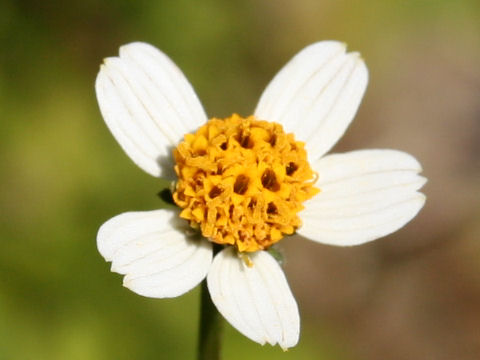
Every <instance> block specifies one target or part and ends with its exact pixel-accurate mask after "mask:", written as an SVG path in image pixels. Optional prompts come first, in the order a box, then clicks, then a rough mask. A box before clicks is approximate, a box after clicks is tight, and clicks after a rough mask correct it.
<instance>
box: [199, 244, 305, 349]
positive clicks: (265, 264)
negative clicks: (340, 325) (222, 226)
mask: <svg viewBox="0 0 480 360" xmlns="http://www.w3.org/2000/svg"><path fill="white" fill-rule="evenodd" d="M249 256H250V257H251V261H252V264H253V266H251V267H249V266H247V265H246V264H245V262H244V261H242V259H239V257H238V256H237V255H236V254H235V252H234V250H233V248H226V249H224V250H222V251H221V252H220V253H219V254H217V255H216V256H215V259H214V261H213V264H212V267H211V269H210V271H209V273H208V277H207V281H208V289H209V291H210V294H211V297H212V301H213V303H214V304H215V306H216V307H217V308H218V310H219V311H220V313H221V314H222V315H223V316H224V317H225V318H226V319H227V320H228V321H229V322H230V323H231V324H232V325H233V326H235V328H236V329H237V330H239V331H240V332H241V333H242V334H244V335H245V336H247V337H248V338H250V339H251V340H253V341H256V342H258V343H260V344H265V343H269V344H271V345H275V344H277V343H278V344H279V345H280V346H281V347H282V348H284V349H287V348H289V347H292V346H295V345H296V343H297V342H298V337H299V333H300V317H299V314H298V308H297V304H296V302H295V298H294V297H293V295H292V292H291V291H290V288H289V286H288V283H287V280H286V279H285V275H284V274H283V270H282V269H281V268H280V266H279V265H278V263H277V261H276V260H275V259H274V258H273V257H272V256H271V255H270V254H268V253H267V252H265V251H258V252H256V253H253V254H251V255H249Z"/></svg>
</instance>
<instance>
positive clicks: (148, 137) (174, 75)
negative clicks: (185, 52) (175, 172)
mask: <svg viewBox="0 0 480 360" xmlns="http://www.w3.org/2000/svg"><path fill="white" fill-rule="evenodd" d="M95 89H96V92H97V99H98V103H99V105H100V110H101V112H102V115H103V118H104V119H105V122H106V124H107V126H108V127H109V129H110V131H111V132H112V134H113V135H114V136H115V138H116V139H117V141H118V142H119V144H120V146H122V148H123V149H124V150H125V152H126V153H127V154H128V155H129V157H130V158H131V159H132V160H133V161H134V162H135V163H136V164H137V165H138V166H139V167H141V168H142V169H143V170H144V171H146V172H147V173H149V174H151V175H153V176H161V175H163V176H165V175H171V172H172V171H171V170H170V171H167V172H165V169H166V168H167V166H166V165H170V164H173V162H172V161H173V160H172V154H171V150H172V148H174V147H175V146H176V145H177V144H178V142H179V141H180V140H181V139H182V138H183V136H184V135H185V134H187V133H189V132H192V131H193V130H195V129H196V128H198V127H199V126H200V125H201V124H203V123H205V121H206V120H207V117H206V115H205V112H204V110H203V107H202V105H201V104H200V101H199V100H198V98H197V96H196V94H195V92H194V91H193V88H192V86H191V85H190V83H189V82H188V81H187V79H186V78H185V76H184V75H183V74H182V72H181V71H180V69H178V67H177V66H176V65H175V64H174V63H173V62H172V61H171V60H170V59H169V58H168V57H167V56H166V55H165V54H163V53H162V52H160V51H159V50H158V49H156V48H154V47H153V46H151V45H148V44H144V43H132V44H128V45H125V46H122V47H121V48H120V57H112V58H107V59H105V61H104V65H102V66H101V68H100V72H99V74H98V76H97V80H96V83H95ZM170 168H171V166H170Z"/></svg>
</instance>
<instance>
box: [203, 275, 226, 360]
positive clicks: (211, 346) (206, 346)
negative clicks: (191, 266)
mask: <svg viewBox="0 0 480 360" xmlns="http://www.w3.org/2000/svg"><path fill="white" fill-rule="evenodd" d="M201 288H202V290H201V305H200V327H199V332H200V334H199V337H198V360H220V358H221V357H220V348H221V337H222V330H223V318H222V316H221V315H220V313H219V312H218V310H217V308H216V307H215V305H214V304H213V302H212V299H211V298H210V294H209V292H208V287H207V281H206V280H203V281H202V285H201Z"/></svg>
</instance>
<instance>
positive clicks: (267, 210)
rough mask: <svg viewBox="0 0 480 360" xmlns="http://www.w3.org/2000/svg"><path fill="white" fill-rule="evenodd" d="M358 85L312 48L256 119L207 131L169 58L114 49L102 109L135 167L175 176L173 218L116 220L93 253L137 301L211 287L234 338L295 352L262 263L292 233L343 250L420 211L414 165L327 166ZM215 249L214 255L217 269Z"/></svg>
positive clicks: (340, 59) (288, 70)
mask: <svg viewBox="0 0 480 360" xmlns="http://www.w3.org/2000/svg"><path fill="white" fill-rule="evenodd" d="M367 82H368V72H367V69H366V67H365V64H364V62H363V60H362V59H361V58H360V57H359V55H358V54H357V53H346V51H345V46H344V45H343V44H341V43H339V42H336V41H324V42H319V43H315V44H313V45H310V46H308V47H307V48H305V49H304V50H302V51H301V52H300V53H298V54H297V55H296V56H295V57H294V58H293V59H292V60H291V61H290V62H289V63H288V64H287V65H286V66H285V67H284V68H283V69H282V70H281V71H280V72H279V73H278V74H277V75H276V76H275V78H274V79H273V80H272V82H271V83H270V84H269V85H268V86H267V88H266V89H265V91H264V92H263V94H262V97H261V98H260V101H259V103H258V105H257V108H256V109H255V111H254V114H253V115H252V116H249V117H246V118H242V117H241V116H239V115H237V114H233V115H232V116H231V117H229V118H226V119H216V118H213V119H210V120H208V121H207V117H206V115H205V113H204V110H203V107H202V105H201V104H200V102H199V100H198V98H197V96H196V95H195V92H194V91H193V89H192V87H191V85H190V84H189V83H188V81H187V80H186V79H185V77H184V76H183V74H182V73H181V71H180V70H179V69H178V68H177V67H176V66H175V64H174V63H173V62H172V61H171V60H170V59H169V58H168V57H167V56H166V55H165V54H163V53H162V52H160V51H159V50H158V49H156V48H154V47H153V46H151V45H148V44H144V43H132V44H128V45H125V46H123V47H121V48H120V56H119V57H114V58H107V59H105V64H104V65H102V66H101V69H100V72H99V74H98V77H97V81H96V92H97V98H98V102H99V105H100V110H101V112H102V115H103V117H104V119H105V122H106V123H107V125H108V127H109V129H110V130H111V132H112V134H113V135H114V137H115V138H116V139H117V141H118V142H119V144H120V145H121V146H122V148H123V149H124V150H125V152H126V153H127V154H128V155H129V157H130V158H131V159H132V160H133V161H134V162H135V163H136V164H137V165H138V166H139V167H140V168H142V169H143V170H144V171H146V172H147V173H149V174H151V175H153V176H167V177H168V176H172V175H174V176H175V177H176V185H175V189H174V192H173V199H174V201H175V203H176V204H177V205H178V207H179V210H178V211H172V210H166V209H162V210H154V211H147V212H130V213H124V214H121V215H118V216H116V217H114V218H112V219H110V220H109V221H107V222H106V223H105V224H103V225H102V227H101V228H100V230H99V232H98V236H97V245H98V249H99V251H100V253H101V254H102V255H103V256H104V257H105V259H106V260H107V261H111V262H112V271H115V272H118V273H120V274H124V275H125V277H124V285H125V286H126V287H128V288H129V289H131V290H132V291H134V292H136V293H138V294H140V295H144V296H149V297H156V298H163V297H174V296H178V295H181V294H183V293H185V292H187V291H189V290H191V289H192V288H193V287H195V286H196V285H197V284H198V283H199V282H200V281H202V280H203V279H204V278H205V277H206V278H207V283H208V288H209V291H210V295H211V298H212V301H213V302H214V304H215V305H216V306H217V308H218V310H219V311H220V312H221V313H222V315H223V316H224V317H225V318H226V319H227V320H228V321H229V322H230V323H231V324H232V325H233V326H234V327H235V328H237V329H238V330H239V331H240V332H241V333H243V334H244V335H245V336H247V337H249V338H250V339H252V340H253V341H256V342H259V343H261V344H264V343H265V342H268V343H270V344H272V345H273V344H276V343H278V344H279V345H280V346H281V347H282V348H288V347H292V346H294V345H295V344H296V343H297V342H298V337H299V332H300V319H299V314H298V308H297V304H296V302H295V299H294V297H293V295H292V293H291V291H290V288H289V286H288V283H287V281H286V279H285V275H284V273H283V271H282V269H281V267H280V266H279V265H278V263H277V261H276V260H275V259H274V258H273V257H272V256H271V255H270V254H269V253H268V252H267V251H265V250H267V249H268V248H269V247H270V246H271V245H272V244H274V243H276V242H278V241H280V240H281V239H282V238H283V237H284V236H285V235H290V234H293V233H294V232H296V233H298V234H300V235H302V236H304V237H306V238H309V239H311V240H313V241H316V242H320V243H325V244H331V245H340V246H345V245H356V244H361V243H365V242H367V241H371V240H375V239H377V238H379V237H382V236H385V235H387V234H390V233H391V232H393V231H396V230H397V229H399V228H400V227H402V226H403V225H405V224H406V223H407V222H408V221H409V220H411V219H412V218H413V217H414V216H415V215H416V214H417V212H418V211H419V210H420V209H421V207H422V206H423V204H424V201H425V196H424V195H423V194H421V193H419V192H418V190H419V189H420V188H421V187H422V186H423V184H424V183H425V179H424V178H423V177H421V176H419V175H418V173H419V172H420V171H421V166H420V164H419V163H418V162H417V161H416V160H415V159H414V158H413V157H412V156H410V155H408V154H406V153H403V152H400V151H395V150H378V149H377V150H361V151H353V152H350V153H346V154H333V155H325V153H326V152H328V150H330V148H331V147H332V146H333V145H334V144H335V143H336V142H337V140H338V139H339V138H340V137H341V136H342V134H343V133H344V131H345V130H346V128H347V127H348V125H349V123H350V122H351V120H352V119H353V116H354V115H355V113H356V111H357V108H358V106H359V104H360V101H361V98H362V96H363V93H364V91H365V88H366V85H367ZM192 228H193V229H197V230H198V233H199V234H201V235H202V236H198V235H196V234H198V233H195V232H193V235H192V231H191V230H192ZM214 243H216V244H220V245H222V249H221V250H220V251H219V252H218V253H217V254H216V255H215V256H214V254H213V244H214Z"/></svg>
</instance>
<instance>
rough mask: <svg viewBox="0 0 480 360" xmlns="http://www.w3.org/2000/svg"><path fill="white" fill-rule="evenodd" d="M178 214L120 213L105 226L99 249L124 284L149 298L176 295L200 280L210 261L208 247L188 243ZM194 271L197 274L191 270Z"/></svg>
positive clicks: (157, 211)
mask: <svg viewBox="0 0 480 360" xmlns="http://www.w3.org/2000/svg"><path fill="white" fill-rule="evenodd" d="M182 223H183V221H181V220H180V219H179V217H178V213H176V212H172V211H168V210H155V211H145V212H130V213H124V214H121V215H118V216H115V217H114V218H112V219H110V220H109V221H107V222H106V223H105V224H103V225H102V226H101V228H100V230H99V232H98V235H97V246H98V249H99V251H100V253H101V254H102V255H103V257H104V258H105V260H107V261H111V262H112V271H115V272H117V273H119V274H122V275H126V276H125V278H124V285H125V286H126V287H127V288H129V289H130V290H132V291H134V292H136V293H137V294H140V295H143V296H149V297H156V298H164V297H175V296H179V295H182V294H184V293H186V292H187V291H189V290H191V289H192V288H194V287H195V286H196V285H198V283H200V281H202V280H203V279H204V278H205V276H206V275H207V272H208V270H209V268H210V264H211V262H212V245H211V243H209V242H207V241H200V240H199V239H189V238H187V237H186V236H185V232H184V231H183V232H182V231H181V230H180V229H181V227H182V226H184V224H182ZM192 269H195V271H192Z"/></svg>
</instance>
